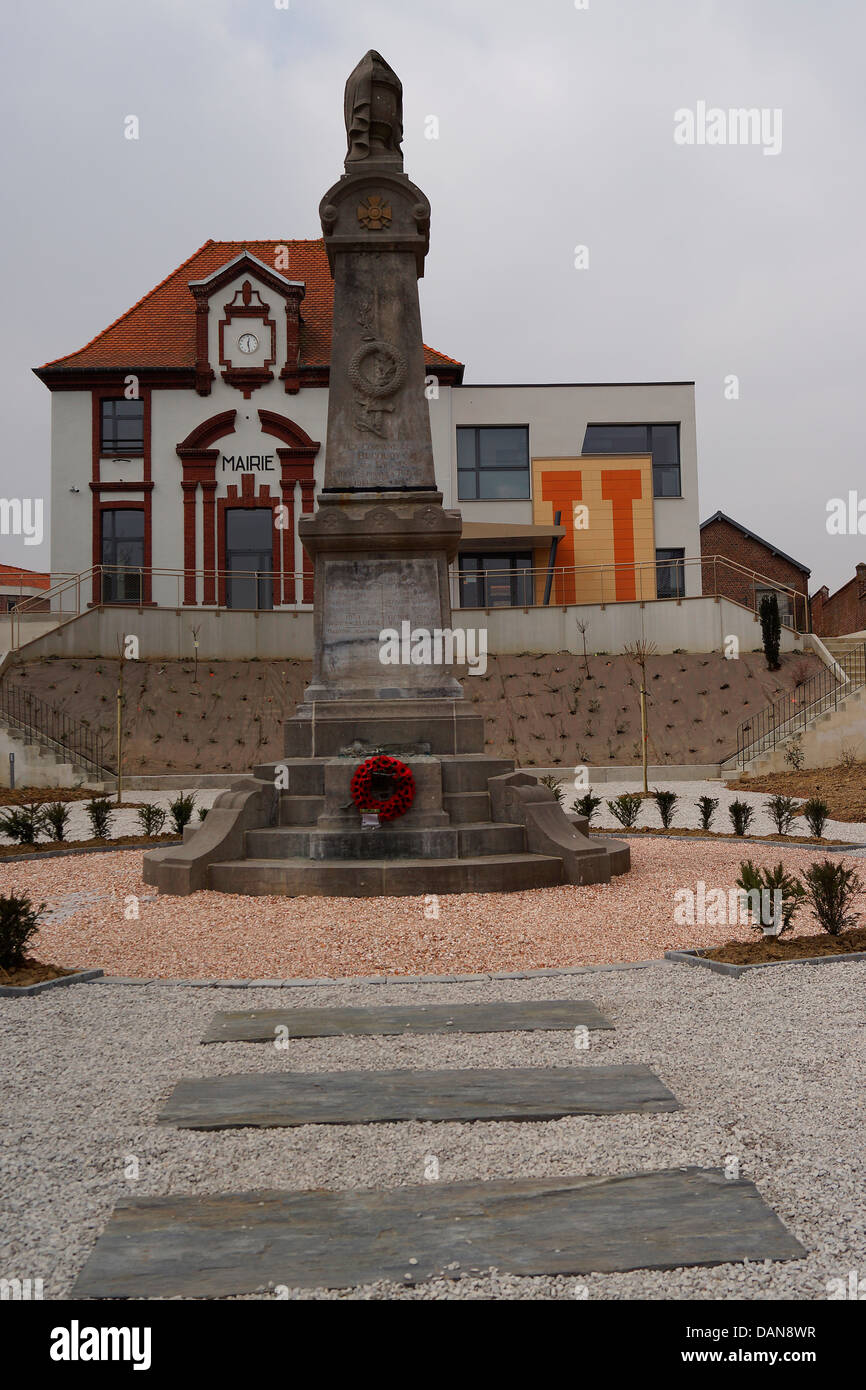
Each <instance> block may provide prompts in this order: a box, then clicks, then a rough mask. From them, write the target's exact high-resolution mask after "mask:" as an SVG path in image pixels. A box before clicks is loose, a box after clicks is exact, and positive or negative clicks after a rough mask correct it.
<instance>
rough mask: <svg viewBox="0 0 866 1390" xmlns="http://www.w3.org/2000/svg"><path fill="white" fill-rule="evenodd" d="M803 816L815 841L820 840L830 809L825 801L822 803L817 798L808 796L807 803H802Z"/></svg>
mask: <svg viewBox="0 0 866 1390" xmlns="http://www.w3.org/2000/svg"><path fill="white" fill-rule="evenodd" d="M803 816H804V818H805V821H806V824H807V825H808V827H809V829H810V830H811V832H812V834H813V835H814V836H815V838H816V840H820V839H821V838H822V836H823V834H824V826H825V825H826V824H827V821H828V819H829V816H830V807H829V806H828V805H827V803H826V801H822V800H821V798H820V797H819V796H810V797H809V800H808V801H804V802H803Z"/></svg>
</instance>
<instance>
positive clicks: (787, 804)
mask: <svg viewBox="0 0 866 1390" xmlns="http://www.w3.org/2000/svg"><path fill="white" fill-rule="evenodd" d="M767 811H768V813H769V815H770V818H771V820H772V821H773V824H774V825H775V827H776V834H777V835H787V834H788V831H789V830H790V829H791V826H792V825H793V824H794V821H795V820H796V819H797V817H798V815H799V814H800V808H799V806H798V805H797V803H796V801H795V800H794V798H793V797H792V796H771V797H770V799H769V801H768V802H767Z"/></svg>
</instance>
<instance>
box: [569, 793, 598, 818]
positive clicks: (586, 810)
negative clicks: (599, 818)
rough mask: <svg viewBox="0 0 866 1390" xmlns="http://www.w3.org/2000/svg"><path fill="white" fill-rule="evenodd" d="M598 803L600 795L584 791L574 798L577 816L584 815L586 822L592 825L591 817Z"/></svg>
mask: <svg viewBox="0 0 866 1390" xmlns="http://www.w3.org/2000/svg"><path fill="white" fill-rule="evenodd" d="M600 805H601V797H600V796H594V795H593V793H592V792H586V793H585V794H584V795H583V796H579V797H577V798H576V799H575V803H574V809H575V811H576V812H577V814H578V815H579V816H586V819H587V823H588V824H589V825H592V822H593V817H594V816H595V813H596V811H597V810H598V808H599V806H600Z"/></svg>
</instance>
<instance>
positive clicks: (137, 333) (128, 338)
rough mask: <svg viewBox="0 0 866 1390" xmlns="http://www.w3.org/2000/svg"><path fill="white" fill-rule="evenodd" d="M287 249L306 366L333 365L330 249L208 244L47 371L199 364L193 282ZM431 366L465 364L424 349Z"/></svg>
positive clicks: (309, 244)
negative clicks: (246, 257) (302, 290)
mask: <svg viewBox="0 0 866 1390" xmlns="http://www.w3.org/2000/svg"><path fill="white" fill-rule="evenodd" d="M277 247H288V250H289V265H288V269H284V270H281V271H280V272H279V273H280V274H281V275H284V276H285V277H286V279H288V280H302V281H303V282H304V284H305V285H306V287H307V288H306V295H305V297H304V299H303V300H302V302H301V318H302V320H303V323H302V327H301V356H300V365H301V367H322V366H327V364H328V363H329V361H330V357H331V316H332V313H333V307H334V282H333V280H332V279H331V272H330V270H329V269H328V259H327V256H326V255H325V244H324V242H323V241H322V240H321V238H319V239H318V240H317V241H247V242H242V241H206V242H205V244H204V246H200V247H199V249H198V250H197V251H196V252H195V253H194V254H193V255H192V256H190V258H189V260H186V261H184V262H183V264H182V265H179V266H178V268H177V270H173V271H172V273H171V274H170V275H168V276H167V277H166V278H165V279H164V280H162V281H161V282H160V284H158V285H157V286H156V288H155V289H152V290H151V291H150V293H149V294H146V295H145V296H144V298H143V299H140V300H139V301H138V303H137V304H133V306H132V308H131V309H128V310H127V311H126V313H125V314H121V316H120V318H119V319H115V321H114V323H112V324H109V326H108V328H105V329H103V331H102V332H101V333H97V335H96V337H95V338H93V339H92V340H91V341H90V342H89V343H87V345H86V346H85V347H83V348H79V349H78V351H77V352H72V353H69V355H68V356H66V357H57V358H55V359H54V360H53V361H52V362H46V363H44V365H43V366H42V367H40V368H38V370H39V371H40V372H42V371H44V370H45V369H46V368H63V367H75V368H80V369H82V370H87V368H88V367H93V368H116V369H118V370H121V369H122V370H133V369H135V368H136V367H151V368H157V369H158V368H160V367H173V368H178V367H180V368H184V367H186V368H192V367H193V366H194V365H195V301H194V299H193V297H192V294H191V293H190V289H189V282H190V281H191V280H204V279H207V277H208V276H209V275H212V274H213V273H214V271H217V270H219V269H220V268H221V267H222V266H224V265H225V264H226V263H227V262H228V261H231V260H233V259H234V258H235V256H239V255H240V254H241V252H242V251H244V250H247V251H249V252H251V254H252V255H253V256H256V257H258V259H259V260H260V261H263V262H264V263H265V265H271V266H273V265H274V264H275V259H276V248H277ZM425 352H426V361H427V365H428V366H430V367H436V366H458V367H459V366H460V365H461V364H460V363H459V362H457V360H456V359H455V358H453V357H446V355H445V354H444V353H441V352H436V351H435V350H434V349H433V348H425Z"/></svg>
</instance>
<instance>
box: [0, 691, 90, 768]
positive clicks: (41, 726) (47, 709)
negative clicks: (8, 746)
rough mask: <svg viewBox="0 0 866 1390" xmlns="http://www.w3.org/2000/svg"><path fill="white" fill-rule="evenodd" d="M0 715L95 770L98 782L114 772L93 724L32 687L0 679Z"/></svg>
mask: <svg viewBox="0 0 866 1390" xmlns="http://www.w3.org/2000/svg"><path fill="white" fill-rule="evenodd" d="M0 717H2V718H3V719H4V720H5V721H6V722H7V723H8V724H10V725H12V726H13V727H14V728H16V729H17V730H18V731H19V732H20V733H23V734H26V735H27V737H28V738H30V739H32V740H33V741H34V742H36V743H39V744H41V745H42V747H43V748H49V749H50V750H51V751H52V752H55V753H57V752H59V753H62V754H64V755H65V756H66V757H67V758H68V760H69V761H70V762H73V763H78V764H79V765H80V766H82V767H84V768H85V770H86V771H88V772H91V773H93V774H94V776H95V778H96V780H97V781H102V780H103V778H104V777H106V776H113V775H114V771H113V769H112V767H111V766H110V763H109V760H108V758H107V756H106V753H105V745H104V743H103V740H102V739H101V738H100V736H99V735H98V734H95V733H94V732H93V730H92V729H91V728H90V726H89V724H87V723H86V721H85V720H82V719H73V717H72V715H71V714H67V713H66V712H65V711H64V710H59V709H57V708H56V707H55V706H54V705H50V704H48V702H47V701H46V700H40V699H39V698H38V696H36V695H32V694H31V693H30V691H29V690H22V689H20V688H19V687H17V686H14V685H9V683H8V681H3V682H0Z"/></svg>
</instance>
